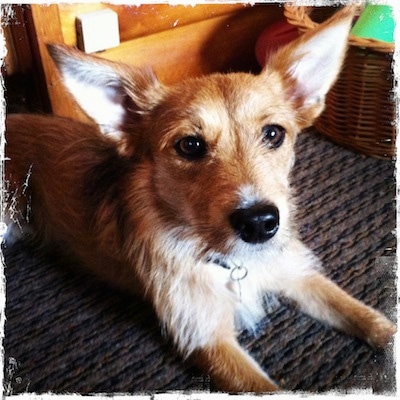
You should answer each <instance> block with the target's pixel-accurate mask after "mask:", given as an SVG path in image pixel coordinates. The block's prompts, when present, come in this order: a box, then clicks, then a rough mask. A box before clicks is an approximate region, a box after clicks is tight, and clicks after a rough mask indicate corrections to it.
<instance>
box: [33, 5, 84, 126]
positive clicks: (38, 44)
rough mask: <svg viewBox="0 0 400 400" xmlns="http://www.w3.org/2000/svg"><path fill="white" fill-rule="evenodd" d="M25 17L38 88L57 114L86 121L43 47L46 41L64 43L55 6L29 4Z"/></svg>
mask: <svg viewBox="0 0 400 400" xmlns="http://www.w3.org/2000/svg"><path fill="white" fill-rule="evenodd" d="M27 18H28V23H29V25H30V33H31V42H32V50H33V52H34V57H35V60H36V63H37V70H38V71H39V73H41V74H42V75H43V76H42V78H41V79H40V81H41V82H42V87H41V91H42V92H43V93H46V92H47V94H48V97H49V101H50V105H49V106H50V107H49V108H50V109H51V110H52V111H53V113H54V114H57V115H60V116H64V117H70V118H73V119H80V120H88V119H87V117H86V116H85V115H84V113H83V112H82V111H81V110H80V108H79V107H78V106H77V104H76V103H75V101H74V100H73V99H72V97H71V96H70V95H69V93H68V92H67V91H66V90H65V88H64V86H63V85H62V83H61V81H60V76H59V74H58V72H57V70H56V68H55V65H54V63H53V61H52V59H51V58H50V55H49V53H48V51H47V48H46V44H47V43H63V35H62V31H61V25H60V20H59V12H58V6H57V5H56V4H53V5H38V4H32V5H31V6H30V8H29V10H27Z"/></svg>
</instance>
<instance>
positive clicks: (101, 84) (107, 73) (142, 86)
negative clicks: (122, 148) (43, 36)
mask: <svg viewBox="0 0 400 400" xmlns="http://www.w3.org/2000/svg"><path fill="white" fill-rule="evenodd" d="M47 48H48V51H49V53H50V55H51V57H52V58H53V60H54V62H55V63H56V65H57V67H58V69H59V71H60V73H61V76H62V79H63V83H64V85H65V86H66V88H67V89H68V91H69V92H70V93H71V94H72V95H73V97H74V98H75V100H76V101H77V103H78V104H79V105H80V107H81V108H82V109H83V111H85V113H86V114H87V115H88V116H89V117H90V118H91V119H93V120H94V122H95V123H96V124H98V125H99V127H100V129H101V130H102V131H103V133H111V134H113V135H114V136H115V137H116V138H117V139H119V138H120V136H119V135H121V134H122V132H121V130H123V127H124V126H125V125H126V124H130V123H133V122H134V121H135V120H138V119H140V118H141V116H142V115H143V114H144V113H146V112H147V111H149V110H150V109H151V108H152V107H153V106H154V105H155V104H157V102H158V100H159V98H160V96H161V95H162V87H161V84H160V82H159V81H158V80H157V78H156V76H155V75H154V73H153V72H152V70H151V69H142V68H133V67H129V66H127V65H121V64H119V63H114V62H111V61H107V60H105V59H101V58H99V57H96V56H92V55H88V54H85V53H83V52H81V51H79V50H77V49H73V48H70V47H67V46H65V45H48V46H47Z"/></svg>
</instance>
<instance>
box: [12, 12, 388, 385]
mask: <svg viewBox="0 0 400 400" xmlns="http://www.w3.org/2000/svg"><path fill="white" fill-rule="evenodd" d="M352 18H353V8H352V7H344V8H343V9H341V10H340V11H338V12H337V13H336V14H335V15H334V16H333V17H331V18H330V19H329V20H327V21H326V22H324V23H323V24H321V25H320V26H319V27H317V28H316V29H314V30H312V31H310V32H308V33H306V34H304V35H302V36H301V37H300V38H298V39H296V40H295V41H293V42H292V43H290V44H288V45H286V46H284V47H282V48H280V49H279V50H277V51H276V52H275V53H274V54H272V55H270V56H269V59H268V62H267V64H266V66H265V67H264V69H263V70H262V71H261V73H260V74H258V75H254V74H250V73H239V72H238V73H228V74H219V73H216V74H211V75H208V76H202V77H195V78H188V79H186V80H183V81H182V82H180V83H178V84H175V85H174V86H166V85H164V84H162V83H161V82H160V81H159V80H158V79H157V78H156V76H155V74H154V73H153V72H152V71H151V70H150V69H146V68H133V67H129V66H126V65H123V64H121V63H114V62H110V61H107V60H105V59H100V58H98V57H96V56H93V55H86V54H83V53H81V52H79V51H78V50H76V49H72V48H68V47H66V46H64V45H49V47H48V49H49V52H50V54H51V56H52V58H53V59H54V61H55V63H56V65H57V67H58V69H59V71H60V74H61V77H62V79H63V82H64V84H65V86H66V87H67V89H68V90H69V91H70V93H71V94H72V95H73V96H74V98H75V99H76V101H77V103H78V104H79V106H80V107H81V108H82V109H83V110H84V111H85V112H86V114H87V115H88V116H89V117H90V118H91V119H92V120H93V123H83V122H78V121H73V120H69V119H65V118H62V117H56V116H38V115H10V116H9V117H8V118H7V121H6V140H7V146H6V157H7V161H6V181H7V184H8V186H9V188H8V191H9V196H8V220H9V221H10V223H12V224H11V226H13V228H12V227H11V228H10V229H11V232H14V233H13V234H14V235H15V234H16V233H17V234H18V233H21V231H22V232H25V231H24V230H25V229H26V228H25V227H26V224H27V223H29V224H30V226H32V227H33V228H32V232H34V237H35V238H36V240H38V241H40V242H41V243H51V244H52V245H54V246H56V247H60V248H63V249H68V252H69V253H70V254H71V255H72V256H73V257H75V258H76V259H78V260H79V262H80V264H82V265H84V266H86V267H87V268H88V269H89V270H91V271H93V272H94V273H96V274H97V275H98V276H100V277H101V278H102V279H104V280H106V281H108V282H110V283H112V284H114V285H116V286H118V287H120V288H121V289H122V290H129V291H133V292H135V293H138V294H140V295H141V296H143V298H144V299H146V300H147V301H149V302H150V303H151V304H152V306H153V307H154V309H155V312H156V314H157V316H158V318H159V320H160V323H161V325H162V327H163V328H165V329H166V331H167V332H168V333H169V335H170V336H171V338H172V340H173V343H174V344H175V345H176V348H177V349H178V351H179V352H180V353H181V355H182V356H183V357H191V358H192V359H193V360H195V362H196V363H197V365H198V366H199V367H200V368H201V369H202V370H203V371H204V372H205V373H206V374H209V375H210V377H211V380H212V382H213V384H214V385H215V386H216V387H217V388H219V389H220V390H224V391H229V392H242V391H245V392H271V391H276V390H278V389H279V388H278V386H277V385H276V383H274V382H273V381H272V380H271V379H270V378H269V376H268V374H267V373H266V372H265V371H263V370H262V368H261V367H260V366H259V365H258V364H257V363H256V361H255V360H253V359H252V358H251V357H250V355H249V354H247V353H246V351H245V350H244V349H243V348H241V347H240V345H239V343H238V341H237V339H236V335H237V330H238V329H240V328H241V327H243V326H246V327H254V326H256V324H257V322H259V320H260V319H261V318H262V317H263V316H264V313H265V311H264V308H263V296H264V294H265V293H271V294H272V295H283V296H285V297H287V298H289V299H292V300H294V301H295V303H297V304H298V306H299V308H300V309H301V310H302V311H304V312H305V313H307V314H309V315H310V316H312V317H314V318H316V319H318V320H320V321H323V322H324V323H327V324H329V325H331V326H332V327H334V328H336V329H339V330H342V331H344V332H346V333H348V334H351V335H355V336H357V337H359V338H361V339H363V340H365V341H367V342H368V343H369V344H371V345H372V346H376V347H382V346H385V345H386V344H387V343H388V342H389V341H390V340H391V338H392V336H393V335H394V334H395V331H396V328H395V325H394V324H393V323H392V322H390V321H389V320H388V319H387V318H386V317H385V316H384V315H382V314H381V313H379V312H378V311H375V310H373V309H372V308H370V307H368V306H366V305H364V304H362V303H361V302H360V301H358V300H356V299H354V298H352V297H351V296H349V295H348V294H346V293H345V292H344V291H343V290H342V289H340V288H339V287H338V286H337V285H336V284H335V283H333V282H332V281H330V280H329V279H327V278H326V277H324V275H323V272H322V268H321V265H320V261H319V260H318V259H317V257H316V256H315V255H314V254H313V253H312V251H311V250H309V249H308V248H307V247H306V246H305V245H304V244H302V242H301V241H300V240H299V237H298V234H297V230H296V226H295V223H294V222H293V221H294V213H295V207H294V205H293V203H294V202H293V195H292V193H291V192H292V191H291V187H290V182H289V173H290V170H291V167H292V166H293V163H294V143H295V139H296V136H297V134H298V133H299V132H300V131H301V130H303V129H304V128H306V127H308V126H310V125H312V123H313V121H314V120H315V118H316V117H317V116H318V115H319V114H320V113H321V111H322V110H323V108H324V99H325V97H326V94H327V93H328V91H329V89H330V88H331V86H332V85H333V83H334V82H335V80H336V79H337V76H338V74H339V72H340V69H341V65H342V63H343V60H344V56H345V53H346V47H347V45H346V43H347V36H348V32H349V29H350V26H351V22H352Z"/></svg>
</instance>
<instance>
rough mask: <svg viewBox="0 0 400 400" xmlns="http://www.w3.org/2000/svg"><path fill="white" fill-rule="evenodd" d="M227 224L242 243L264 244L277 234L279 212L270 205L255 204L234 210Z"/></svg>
mask: <svg viewBox="0 0 400 400" xmlns="http://www.w3.org/2000/svg"><path fill="white" fill-rule="evenodd" d="M229 222H230V224H231V226H232V228H233V229H234V231H235V232H236V233H237V234H238V235H239V237H240V238H241V239H242V240H243V241H245V242H247V243H252V244H256V243H264V242H266V241H267V240H269V239H271V238H272V237H273V236H274V235H275V234H276V232H278V228H279V210H278V209H277V208H276V207H275V206H273V205H270V204H261V205H260V204H256V205H253V206H252V207H249V208H240V209H237V210H235V211H234V212H233V213H232V214H231V215H230V217H229Z"/></svg>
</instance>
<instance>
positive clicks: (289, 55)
mask: <svg viewBox="0 0 400 400" xmlns="http://www.w3.org/2000/svg"><path fill="white" fill-rule="evenodd" d="M354 11H355V7H354V6H348V7H344V8H343V9H342V10H340V11H339V12H337V13H336V14H334V16H333V17H331V18H330V19H329V20H327V21H326V22H324V23H323V24H321V25H320V26H319V27H317V28H316V29H314V30H312V31H309V32H307V33H305V34H304V35H302V36H301V37H299V38H298V39H296V40H294V41H293V42H291V43H289V44H288V45H286V46H284V47H282V48H281V49H279V50H278V51H277V52H276V53H274V54H273V55H272V56H271V58H270V60H269V62H268V63H267V65H266V67H265V69H264V73H270V72H271V71H277V72H278V73H279V74H281V77H282V78H283V83H284V86H285V91H286V95H287V96H288V100H289V101H291V102H293V104H294V106H295V108H296V110H297V111H298V121H299V124H300V126H301V128H305V127H307V126H310V125H311V124H312V122H313V121H314V119H315V118H316V117H317V116H318V115H319V114H320V113H321V112H322V110H323V108H324V104H325V97H326V95H327V93H328V91H329V89H330V88H331V87H332V85H333V84H334V82H335V81H336V78H337V77H338V75H339V72H340V69H341V67H342V63H343V60H344V57H345V54H346V50H347V38H348V34H349V30H350V27H351V23H352V20H353V16H354Z"/></svg>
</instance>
